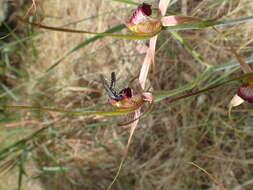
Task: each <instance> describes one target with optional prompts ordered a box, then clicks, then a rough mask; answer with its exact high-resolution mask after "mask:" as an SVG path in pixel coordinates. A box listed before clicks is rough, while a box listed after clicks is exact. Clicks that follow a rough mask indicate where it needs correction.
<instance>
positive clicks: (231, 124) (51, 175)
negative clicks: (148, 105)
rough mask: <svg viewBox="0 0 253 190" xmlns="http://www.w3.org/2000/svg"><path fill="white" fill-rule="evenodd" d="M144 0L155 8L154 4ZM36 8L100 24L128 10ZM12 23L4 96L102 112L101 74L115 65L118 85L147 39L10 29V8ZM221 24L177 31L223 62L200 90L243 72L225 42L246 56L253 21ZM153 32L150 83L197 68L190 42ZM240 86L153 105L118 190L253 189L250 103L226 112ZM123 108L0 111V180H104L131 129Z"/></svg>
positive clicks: (97, 2)
mask: <svg viewBox="0 0 253 190" xmlns="http://www.w3.org/2000/svg"><path fill="white" fill-rule="evenodd" d="M139 2H141V1H139ZM146 2H148V3H151V4H153V5H154V6H157V1H146ZM12 3H14V4H13V6H14V8H16V9H17V10H18V12H16V11H15V12H13V13H12V14H19V15H23V14H24V13H25V12H26V11H27V9H28V8H29V7H30V3H31V2H28V4H25V5H22V8H21V7H20V6H21V3H20V4H18V5H16V4H15V2H12ZM17 3H19V1H17ZM171 3H172V5H171V6H170V7H169V9H170V10H173V11H175V12H178V13H182V14H184V15H189V16H195V17H199V18H206V19H212V18H217V17H219V18H220V19H224V20H225V19H232V18H239V17H246V16H249V15H251V14H252V11H253V2H252V1H251V0H217V1H214V0H203V1H198V0H192V1H186V0H182V1H172V2H171ZM36 5H37V7H36V9H33V13H32V14H31V15H32V16H30V17H29V19H30V20H35V19H39V20H41V22H43V23H44V24H46V25H49V26H63V25H67V24H68V25H69V27H70V28H72V29H84V30H88V31H98V32H102V31H105V30H107V29H110V28H112V27H114V26H116V25H118V24H121V23H124V22H126V21H127V20H128V17H129V15H130V13H131V11H132V10H133V9H134V8H135V7H134V6H131V5H127V4H125V3H120V2H114V1H110V0H103V1H102V0H85V1H83V0H73V1H54V0H44V1H36ZM7 23H8V24H9V25H8V26H9V27H6V26H5V27H4V28H5V29H2V28H1V32H3V33H8V32H10V33H11V36H10V37H8V38H7V39H4V40H1V44H0V45H1V46H0V48H1V65H0V85H1V94H0V103H1V104H3V103H8V104H11V105H33V106H47V107H54V108H63V109H70V110H75V109H79V110H80V109H81V110H83V111H84V110H85V109H86V108H87V107H88V108H92V109H94V110H99V109H100V106H101V104H104V103H106V102H107V96H106V94H105V93H104V90H103V88H102V84H101V83H100V80H99V75H100V74H104V75H106V76H108V77H109V76H110V73H111V72H112V71H115V72H116V73H117V77H118V87H119V88H121V87H124V86H125V84H127V83H128V82H129V81H130V80H131V79H132V78H133V77H135V76H136V75H138V74H139V70H140V68H141V63H142V61H143V58H144V49H143V44H145V41H135V40H122V39H114V38H110V37H106V38H100V39H98V40H95V41H94V39H93V38H92V37H91V36H90V35H83V34H73V33H63V32H54V31H45V30H42V29H38V28H32V27H30V26H23V25H20V24H17V30H16V31H14V30H13V28H14V27H13V26H14V25H15V23H13V22H12V19H11V17H10V18H9V20H8V22H7ZM10 23H11V24H10ZM2 27H3V26H2ZM219 30H220V31H221V33H222V34H223V35H220V34H218V33H216V32H215V31H214V30H213V29H212V28H208V29H204V30H188V31H181V32H179V34H180V35H181V37H182V38H183V39H185V40H187V41H188V43H189V44H190V45H191V46H192V47H193V48H194V49H195V50H196V51H197V52H198V53H199V54H200V55H201V56H202V57H203V59H204V60H205V61H206V62H208V63H209V64H210V65H213V66H218V65H222V64H228V66H226V67H224V69H222V68H221V69H217V71H216V72H215V73H214V74H212V75H211V76H209V78H208V79H207V80H203V81H202V82H201V86H202V87H203V86H206V85H208V84H210V83H213V82H218V81H222V80H223V79H224V78H225V77H227V76H230V75H231V74H233V75H238V74H240V73H241V71H240V68H239V66H238V64H236V61H234V57H233V56H231V55H230V54H229V52H228V51H227V50H228V44H227V43H228V42H227V41H226V40H225V39H224V36H225V37H226V38H228V39H229V44H230V45H232V46H233V47H234V48H235V49H236V50H237V51H238V53H239V54H240V55H241V57H242V58H243V59H245V60H247V61H251V60H252V48H253V47H252V45H253V44H252V39H253V31H252V23H251V22H248V23H245V24H240V25H232V26H227V27H220V28H219ZM87 39H93V40H90V41H86V40H87ZM158 39H159V40H158V44H157V51H156V58H155V61H156V63H155V66H154V67H153V68H152V70H151V72H150V75H149V81H148V89H150V90H155V91H160V90H169V89H175V88H179V87H181V86H183V85H185V84H187V83H190V82H192V81H193V80H194V79H195V78H196V77H197V76H199V75H200V74H201V73H203V71H204V67H203V65H201V64H200V63H199V61H197V60H196V59H195V58H194V56H193V54H192V51H189V50H187V47H186V43H185V42H184V43H179V41H178V40H177V39H176V38H175V37H173V36H172V35H171V34H170V32H169V31H165V32H162V33H161V34H160V35H159V38H158ZM88 42H92V43H88ZM80 46H81V47H82V48H79V47H80ZM76 47H77V48H76ZM73 48H74V49H73ZM70 52H71V53H70ZM231 63H232V64H231ZM233 63H234V64H233ZM54 64H57V65H56V66H55V67H54V68H52V65H54ZM49 68H52V69H50V70H49V71H48V69H49ZM238 84H239V83H233V84H229V85H226V86H223V87H220V88H218V89H215V90H212V91H210V92H208V93H205V94H201V95H199V96H196V97H192V98H187V99H184V100H181V101H178V102H176V103H173V104H170V103H169V101H167V100H166V99H165V100H163V101H161V102H160V103H159V104H156V105H155V107H154V109H153V111H152V113H150V114H149V115H148V116H147V117H145V118H144V119H142V120H140V122H139V124H138V127H137V130H136V131H135V134H134V138H133V141H132V144H131V146H130V150H129V154H128V157H127V160H126V162H125V164H124V166H123V169H122V171H121V173H120V176H119V179H118V180H117V182H116V183H115V185H114V186H113V189H138V190H144V189H145V190H149V189H150V190H151V189H152V190H153V189H172V190H208V189H210V190H211V189H217V190H218V189H222V187H221V185H219V184H223V186H224V188H225V189H226V190H252V189H253V149H252V147H253V146H252V145H253V140H252V135H253V130H252V124H253V119H252V110H251V108H252V105H250V104H248V103H245V104H243V105H241V106H240V107H239V109H236V112H233V114H232V115H233V119H232V120H229V118H228V117H227V110H228V104H229V102H230V100H231V98H232V97H233V96H234V94H235V93H236V89H237V87H238ZM127 117H128V116H121V117H116V116H113V117H106V116H88V117H87V116H77V115H65V114H59V113H54V112H44V111H33V110H12V111H9V112H1V113H0V121H1V125H0V166H1V171H2V172H1V174H0V176H1V181H2V183H0V189H17V188H22V189H31V188H32V189H35V190H37V189H38V190H43V189H54V190H57V189H59V190H64V189H66V190H69V189H73V190H74V189H92V190H93V189H105V188H106V187H107V186H108V185H109V184H110V182H111V181H112V179H113V177H114V176H115V174H116V171H117V169H118V166H119V163H120V160H121V158H122V153H123V151H124V148H125V145H126V142H127V139H128V135H129V127H128V126H123V127H119V126H117V124H116V123H117V121H120V120H122V119H127ZM191 162H194V163H195V164H197V165H198V166H199V167H201V168H203V169H205V170H206V171H207V172H209V173H210V174H211V176H212V177H211V178H210V176H208V175H207V174H206V173H205V172H203V171H202V170H200V169H199V168H197V167H195V166H193V165H192V164H190V163H191ZM3 182H4V183H3Z"/></svg>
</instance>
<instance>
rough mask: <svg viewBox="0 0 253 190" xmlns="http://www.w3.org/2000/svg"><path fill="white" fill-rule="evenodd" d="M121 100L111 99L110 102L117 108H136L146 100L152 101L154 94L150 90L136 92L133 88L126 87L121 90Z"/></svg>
mask: <svg viewBox="0 0 253 190" xmlns="http://www.w3.org/2000/svg"><path fill="white" fill-rule="evenodd" d="M119 95H120V97H121V99H120V100H115V99H109V104H111V105H112V106H113V107H115V108H117V109H132V110H136V109H138V108H139V107H141V106H142V105H143V104H144V103H145V102H152V101H153V96H152V94H151V93H149V92H144V93H138V94H134V93H133V90H132V89H131V88H129V87H128V88H124V89H123V90H121V91H120V92H119Z"/></svg>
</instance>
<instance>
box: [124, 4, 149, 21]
mask: <svg viewBox="0 0 253 190" xmlns="http://www.w3.org/2000/svg"><path fill="white" fill-rule="evenodd" d="M151 14H152V9H151V5H149V4H147V3H142V4H141V5H139V6H138V8H137V9H136V10H135V11H134V13H133V14H132V16H131V18H130V21H129V23H132V24H139V23H141V22H143V21H144V20H146V17H148V16H150V15H151Z"/></svg>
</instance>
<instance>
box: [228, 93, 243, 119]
mask: <svg viewBox="0 0 253 190" xmlns="http://www.w3.org/2000/svg"><path fill="white" fill-rule="evenodd" d="M243 102H244V100H243V99H242V98H241V97H240V96H238V95H237V94H236V95H234V97H233V98H232V100H231V101H230V103H229V107H228V118H229V119H230V120H231V119H232V117H231V111H232V108H233V107H236V106H239V105H241V104H242V103H243Z"/></svg>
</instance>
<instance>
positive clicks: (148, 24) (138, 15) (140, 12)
mask: <svg viewBox="0 0 253 190" xmlns="http://www.w3.org/2000/svg"><path fill="white" fill-rule="evenodd" d="M151 15H152V9H151V5H149V4H147V3H143V4H141V5H139V6H138V8H137V9H136V10H135V11H134V13H133V14H132V16H131V18H130V20H129V22H128V23H127V24H126V26H127V27H128V29H129V30H131V31H132V32H133V33H136V34H147V35H155V34H158V33H159V32H160V31H161V30H162V23H161V19H160V18H152V17H151Z"/></svg>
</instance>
